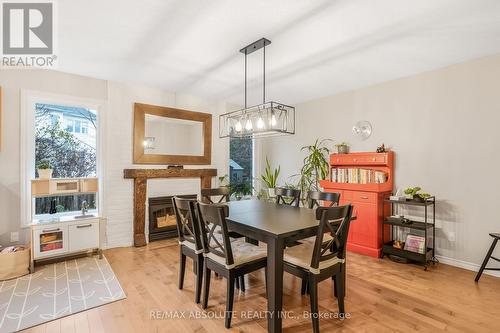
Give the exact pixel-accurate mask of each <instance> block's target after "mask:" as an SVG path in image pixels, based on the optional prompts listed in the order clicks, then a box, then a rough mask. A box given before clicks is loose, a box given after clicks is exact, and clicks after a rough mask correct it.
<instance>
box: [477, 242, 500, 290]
mask: <svg viewBox="0 0 500 333" xmlns="http://www.w3.org/2000/svg"><path fill="white" fill-rule="evenodd" d="M490 236H491V237H493V242H492V243H491V246H490V249H489V250H488V253H486V257H484V260H483V263H482V264H481V268H480V269H479V271H478V272H477V275H476V278H475V279H474V281H476V282H479V279H480V278H481V275H483V272H484V271H485V270H487V271H500V268H493V267H486V265H487V264H488V262H489V261H490V259H493V260H495V261H497V262H500V259H499V258H497V257H494V256H493V255H492V254H493V251H495V247H496V246H497V243H498V240H500V233H491V234H490Z"/></svg>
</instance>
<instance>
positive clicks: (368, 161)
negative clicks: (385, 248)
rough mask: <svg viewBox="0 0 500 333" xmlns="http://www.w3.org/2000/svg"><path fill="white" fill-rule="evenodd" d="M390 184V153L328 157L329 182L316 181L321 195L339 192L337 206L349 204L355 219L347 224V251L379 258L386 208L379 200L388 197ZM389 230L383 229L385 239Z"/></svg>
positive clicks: (391, 187)
mask: <svg viewBox="0 0 500 333" xmlns="http://www.w3.org/2000/svg"><path fill="white" fill-rule="evenodd" d="M393 183H394V152H392V151H389V152H385V153H350V154H332V155H330V180H322V181H321V182H320V184H321V187H323V189H324V191H325V192H338V193H340V204H341V205H342V204H348V203H351V204H352V205H353V206H354V215H355V216H356V217H357V219H356V220H354V221H353V222H352V223H351V227H350V229H349V237H348V241H347V250H349V251H352V252H356V253H360V254H364V255H368V256H371V257H377V258H378V257H380V256H381V252H382V218H383V214H382V213H383V212H382V210H383V209H385V210H386V213H388V212H389V210H390V206H389V205H388V204H387V203H384V202H383V200H384V199H383V198H384V197H386V196H387V195H390V194H391V193H392V190H393ZM389 236H390V228H389V226H386V228H385V229H384V238H385V239H389Z"/></svg>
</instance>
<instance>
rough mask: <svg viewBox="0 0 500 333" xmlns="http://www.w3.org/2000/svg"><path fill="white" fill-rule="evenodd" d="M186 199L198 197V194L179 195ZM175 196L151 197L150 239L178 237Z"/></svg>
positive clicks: (149, 201) (149, 200)
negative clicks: (173, 203) (173, 202)
mask: <svg viewBox="0 0 500 333" xmlns="http://www.w3.org/2000/svg"><path fill="white" fill-rule="evenodd" d="M177 197H180V198H186V199H196V198H197V195H196V194H189V195H178V196H177ZM172 198H173V196H168V197H154V198H149V199H148V203H149V241H150V242H152V241H155V240H160V239H166V238H173V237H177V225H176V221H175V212H174V207H173V206H172Z"/></svg>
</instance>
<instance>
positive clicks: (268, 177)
mask: <svg viewBox="0 0 500 333" xmlns="http://www.w3.org/2000/svg"><path fill="white" fill-rule="evenodd" d="M280 172H281V167H280V166H279V165H278V167H277V168H276V169H274V170H272V169H271V164H270V163H269V159H268V158H267V156H266V169H265V170H264V174H263V175H261V176H260V177H261V180H262V181H263V182H264V184H265V185H266V186H267V188H268V191H269V196H270V197H275V196H276V194H275V190H274V189H275V188H276V184H277V182H278V177H279V175H280Z"/></svg>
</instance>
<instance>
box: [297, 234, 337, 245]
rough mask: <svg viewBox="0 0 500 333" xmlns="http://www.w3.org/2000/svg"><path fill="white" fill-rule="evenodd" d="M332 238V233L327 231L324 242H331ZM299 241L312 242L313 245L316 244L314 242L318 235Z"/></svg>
mask: <svg viewBox="0 0 500 333" xmlns="http://www.w3.org/2000/svg"><path fill="white" fill-rule="evenodd" d="M332 239H333V237H332V235H330V234H328V233H326V234H325V235H324V236H323V243H326V242H329V241H331V240H332ZM299 242H301V243H311V244H312V245H314V243H315V242H316V236H312V237H308V238H304V239H301V240H300V241H299Z"/></svg>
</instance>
